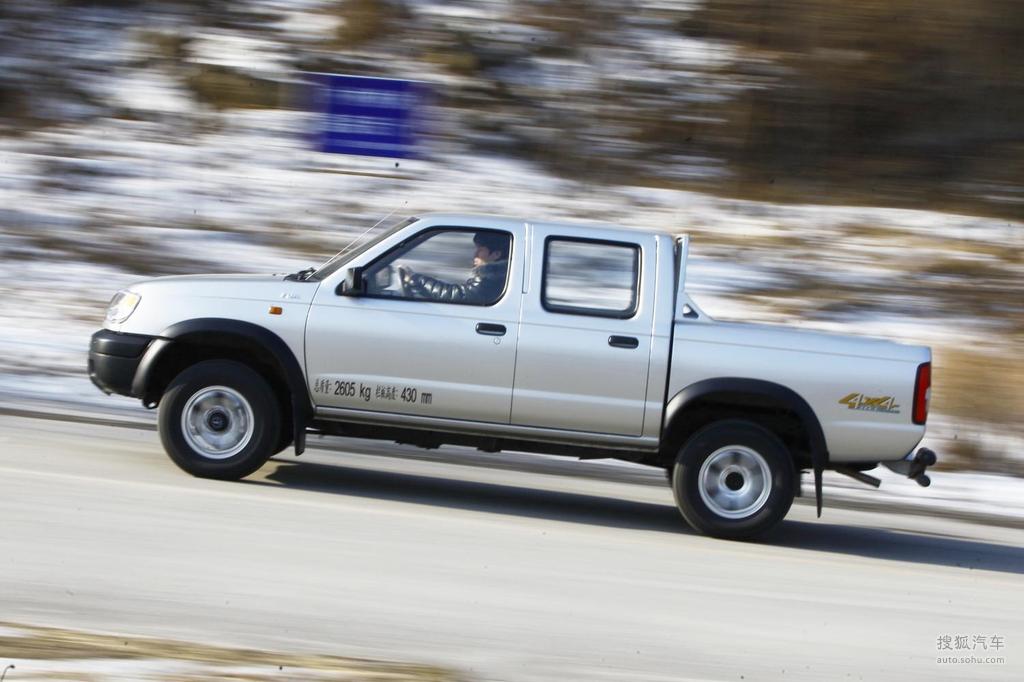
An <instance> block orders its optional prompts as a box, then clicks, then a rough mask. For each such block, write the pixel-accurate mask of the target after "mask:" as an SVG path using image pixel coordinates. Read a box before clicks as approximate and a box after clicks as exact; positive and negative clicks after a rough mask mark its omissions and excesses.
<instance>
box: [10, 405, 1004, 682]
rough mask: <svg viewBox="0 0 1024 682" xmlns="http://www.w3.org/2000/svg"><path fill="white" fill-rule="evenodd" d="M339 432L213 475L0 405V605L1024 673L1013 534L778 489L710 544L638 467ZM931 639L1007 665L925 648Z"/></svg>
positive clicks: (234, 636) (678, 676) (432, 651)
mask: <svg viewBox="0 0 1024 682" xmlns="http://www.w3.org/2000/svg"><path fill="white" fill-rule="evenodd" d="M338 442H339V441H334V443H335V445H334V446H333V447H334V448H335V449H336V450H347V451H332V450H328V449H320V448H315V449H313V450H312V451H311V452H308V453H307V454H306V455H303V456H302V457H301V458H298V459H295V458H294V457H292V456H290V455H289V456H282V457H280V458H277V459H275V460H273V461H272V462H271V463H270V464H268V465H267V466H266V467H264V468H263V469H262V470H261V471H260V472H258V473H257V474H256V475H255V476H254V477H252V479H251V480H248V481H244V482H239V483H222V482H215V481H204V480H199V479H194V478H190V477H188V476H186V475H185V474H183V473H181V472H179V471H178V470H177V469H176V468H174V467H173V465H171V464H170V462H169V460H167V459H166V457H165V456H164V455H163V453H162V451H161V449H160V446H159V443H158V441H157V437H156V434H155V433H153V432H152V431H148V430H137V429H128V428H115V427H107V426H96V425H88V424H74V423H66V422H58V421H44V420H38V419H29V418H21V417H12V416H0V621H10V622H25V623H32V624H37V625H51V626H60V627H70V628H84V629H95V630H101V631H108V632H123V633H127V634H137V635H149V636H162V637H174V638H180V639H187V640H200V641H210V642H216V643H223V644H228V645H236V646H256V647H266V648H271V649H278V650H285V651H296V652H300V651H301V652H318V653H332V654H341V655H350V656H365V657H372V658H382V659H399V660H408V661H416V662H426V663H436V664H441V665H446V666H454V667H456V668H458V669H459V670H462V671H464V672H465V674H466V676H467V677H469V678H470V679H480V680H491V679H502V680H568V679H575V680H595V681H600V680H644V681H654V680H691V679H692V680H697V679H702V680H703V679H714V680H741V679H743V680H761V679H785V680H823V679H854V680H856V679H864V680H878V679H883V680H906V679H950V680H953V679H957V680H960V679H973V680H981V679H1024V615H1022V612H1024V579H1022V574H1024V531H1021V530H1019V529H1013V528H996V527H986V526H982V525H976V524H969V523H965V522H959V521H952V520H948V519H930V518H925V517H913V516H906V515H903V516H901V515H896V514H882V513H872V512H863V511H850V510H836V509H827V508H826V512H825V516H824V518H823V519H821V520H816V519H815V518H814V516H813V509H812V508H811V507H809V506H806V505H802V506H796V507H794V509H793V511H792V512H791V513H790V517H789V519H788V520H787V521H786V522H785V523H784V524H783V526H782V527H781V529H780V531H779V532H778V533H777V534H776V535H775V536H774V537H773V538H772V539H771V541H769V542H765V543H762V544H741V543H729V542H723V541H716V540H710V539H707V538H703V537H699V536H696V535H694V534H693V533H692V532H690V531H688V530H687V529H686V528H685V527H684V525H683V523H682V521H681V519H680V518H679V517H678V515H677V512H676V511H675V509H674V507H673V506H672V500H671V495H670V491H669V490H668V488H667V486H664V485H661V484H660V483H659V482H658V477H659V474H658V473H657V472H651V473H650V474H647V473H645V472H640V471H638V470H637V469H633V468H625V467H622V468H618V467H608V466H600V465H596V464H589V463H579V462H570V461H563V460H554V459H549V458H540V457H534V456H526V455H518V456H517V455H511V456H500V455H486V454H482V453H477V452H474V451H471V450H468V449H458V448H453V449H451V450H449V451H447V452H446V453H445V454H444V457H443V458H442V457H439V456H438V453H436V452H435V453H423V452H422V451H417V450H412V449H406V448H400V447H397V446H391V445H381V444H370V445H368V446H363V445H353V444H352V443H347V444H345V448H339V447H338V445H337V443H338ZM314 445H315V443H314ZM484 463H495V464H499V465H500V466H498V467H488V466H480V465H481V464H484ZM574 473H578V474H580V475H579V476H570V475H567V474H574ZM947 634H948V635H951V636H953V635H969V636H972V637H973V636H974V635H982V636H985V637H991V636H992V635H998V636H1001V637H1003V638H1004V641H1005V646H1004V648H1003V649H1002V650H1000V651H999V652H992V651H989V652H983V651H981V650H980V649H979V650H977V651H973V652H970V651H968V652H963V651H961V652H952V653H954V654H955V653H960V654H965V653H966V655H974V656H976V657H981V656H985V655H992V654H993V653H996V654H998V655H1000V656H1003V657H1004V658H1005V661H1006V662H1005V663H1004V664H1002V665H968V664H958V665H939V664H937V663H936V657H937V656H938V655H940V654H942V655H948V654H949V653H951V652H939V651H937V638H938V637H940V636H941V635H947Z"/></svg>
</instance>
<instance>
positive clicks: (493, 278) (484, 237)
mask: <svg viewBox="0 0 1024 682" xmlns="http://www.w3.org/2000/svg"><path fill="white" fill-rule="evenodd" d="M473 244H475V245H476V251H475V252H474V254H473V268H472V269H471V270H470V271H469V278H468V279H466V281H465V282H463V283H462V284H454V283H451V282H445V281H444V280H440V279H436V278H434V277H430V276H428V275H421V274H418V273H415V272H413V271H412V270H410V269H409V268H407V267H405V266H402V267H399V268H398V276H399V278H400V280H401V282H402V289H403V290H404V291H405V292H406V294H407V295H409V296H412V297H413V298H423V299H427V300H430V301H451V302H457V303H474V304H477V305H487V304H489V303H493V302H494V301H495V300H497V298H498V296H500V295H501V292H502V291H503V290H504V288H505V276H506V274H507V272H508V247H509V236H508V235H506V234H500V233H497V232H477V233H476V234H475V235H473Z"/></svg>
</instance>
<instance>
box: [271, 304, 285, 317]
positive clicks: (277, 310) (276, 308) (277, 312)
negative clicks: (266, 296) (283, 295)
mask: <svg viewBox="0 0 1024 682" xmlns="http://www.w3.org/2000/svg"><path fill="white" fill-rule="evenodd" d="M267 312H269V313H270V314H271V315H280V314H281V313H283V312H284V309H283V308H282V307H281V306H279V305H272V306H270V310H269V311H267Z"/></svg>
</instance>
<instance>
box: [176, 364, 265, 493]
mask: <svg viewBox="0 0 1024 682" xmlns="http://www.w3.org/2000/svg"><path fill="white" fill-rule="evenodd" d="M246 406H248V409H246ZM186 409H188V411H189V415H191V419H190V421H188V422H187V423H188V424H191V425H192V428H189V426H187V424H186V421H185V420H183V413H184V412H185V410H186ZM218 413H219V416H217V414H218ZM203 416H205V418H203ZM158 426H159V431H160V440H161V442H162V443H163V446H164V450H166V451H167V454H168V455H169V456H170V458H171V460H173V461H174V463H175V464H177V465H178V466H179V467H181V468H182V469H183V470H184V471H187V472H188V473H190V474H192V475H193V476H199V477H201V478H217V479H222V480H237V479H240V478H244V477H245V476H248V475H249V474H251V473H252V472H254V471H256V470H257V469H259V468H260V467H261V466H263V464H264V463H265V462H266V461H267V459H269V458H270V456H271V455H272V454H273V452H274V449H275V448H276V447H278V444H279V443H280V430H281V414H280V408H279V405H278V401H277V399H276V398H275V397H274V393H273V391H272V390H271V389H270V386H269V385H268V384H267V382H266V381H265V380H264V379H263V377H261V376H260V375H259V374H257V373H256V372H255V371H254V370H252V369H251V368H249V367H248V366H246V365H243V364H242V363H240V362H233V361H231V360H206V361H203V362H199V363H197V364H195V365H192V366H191V367H189V368H188V369H186V370H184V371H182V372H181V374H179V375H178V376H177V377H175V379H174V381H172V382H171V384H170V386H168V388H167V390H166V391H165V392H164V395H163V398H162V399H161V400H160V415H159V419H158ZM250 426H251V428H250ZM186 430H188V431H189V432H190V433H186ZM218 438H224V440H225V442H226V443H227V445H226V446H225V447H224V448H223V449H222V450H219V451H218V450H216V445H214V444H213V443H214V441H215V439H218ZM202 445H208V446H209V448H208V450H207V452H206V453H204V451H203V450H202V449H201V448H202Z"/></svg>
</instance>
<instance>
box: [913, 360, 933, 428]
mask: <svg viewBox="0 0 1024 682" xmlns="http://www.w3.org/2000/svg"><path fill="white" fill-rule="evenodd" d="M931 397H932V363H930V362H926V363H924V364H923V365H918V367H917V379H916V380H915V381H914V413H913V420H914V423H915V424H924V423H925V422H926V421H928V401H929V400H931Z"/></svg>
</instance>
